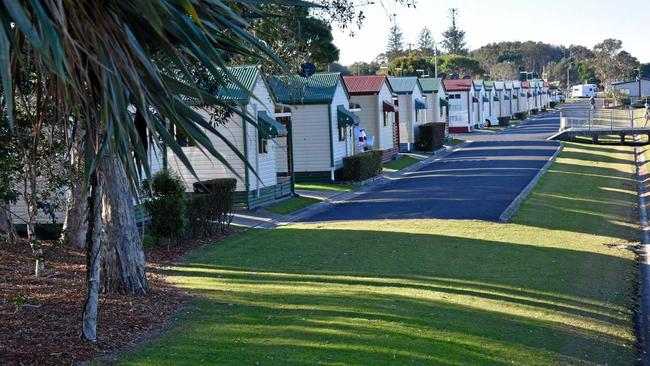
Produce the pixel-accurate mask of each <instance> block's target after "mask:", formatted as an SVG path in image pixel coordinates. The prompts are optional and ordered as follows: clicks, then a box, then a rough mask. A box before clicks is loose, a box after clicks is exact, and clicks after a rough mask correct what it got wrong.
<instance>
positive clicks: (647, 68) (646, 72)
mask: <svg viewBox="0 0 650 366" xmlns="http://www.w3.org/2000/svg"><path fill="white" fill-rule="evenodd" d="M639 69H640V74H641V77H643V78H650V62H649V63H645V64H640V65H639Z"/></svg>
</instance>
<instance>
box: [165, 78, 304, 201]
mask: <svg viewBox="0 0 650 366" xmlns="http://www.w3.org/2000/svg"><path fill="white" fill-rule="evenodd" d="M228 72H229V73H230V74H231V75H232V77H234V80H236V82H235V81H231V82H229V83H228V85H227V87H225V88H223V87H219V88H218V90H217V91H216V92H215V93H216V96H217V97H218V98H221V99H223V100H226V101H229V102H231V103H232V104H233V105H234V106H235V107H236V108H238V109H239V110H240V112H241V114H240V113H233V114H232V115H230V116H226V117H223V116H221V115H220V113H215V111H211V110H210V108H209V107H203V108H197V109H196V112H197V113H199V114H200V115H202V116H203V117H204V118H205V120H206V121H207V122H208V123H210V124H212V126H213V127H214V128H215V129H216V130H217V131H218V132H219V133H220V134H221V135H222V136H223V138H220V137H219V136H216V135H215V134H213V133H211V132H209V131H206V134H207V135H208V136H209V138H210V140H211V142H212V145H213V146H214V148H215V149H216V150H217V151H218V152H219V153H220V154H221V155H222V156H223V160H224V161H227V162H228V163H229V164H230V166H231V168H232V169H231V168H228V167H227V166H226V165H225V164H224V163H222V161H220V160H218V159H217V158H215V157H213V156H211V155H210V154H209V153H207V152H205V151H204V149H202V148H199V147H198V146H195V145H194V144H193V143H192V142H191V141H188V139H186V138H185V137H184V135H183V133H182V131H173V132H174V136H175V137H176V139H177V141H178V142H179V144H180V145H181V149H182V150H183V152H184V153H185V155H186V156H187V158H188V160H189V161H190V162H191V164H192V167H193V168H194V171H195V173H196V176H195V175H194V174H192V173H191V172H190V170H189V169H188V168H187V167H186V166H185V165H184V164H183V163H182V162H181V161H180V160H179V159H178V158H177V157H176V155H175V154H173V152H172V151H170V150H169V149H167V152H166V157H167V164H168V169H169V170H170V171H174V172H176V173H178V174H179V176H180V177H181V179H182V180H183V182H184V184H185V188H186V189H187V190H188V191H192V190H193V184H194V183H195V182H197V181H204V180H210V179H218V178H234V179H236V181H237V184H236V187H235V195H234V197H235V198H234V200H235V204H236V205H239V206H243V207H246V208H256V207H260V206H264V205H267V204H269V203H272V202H274V201H275V200H277V199H281V198H284V197H287V196H290V195H291V194H292V193H293V183H292V181H291V179H288V178H280V177H278V169H277V165H276V164H277V162H276V151H277V149H278V144H277V142H276V139H281V138H283V137H285V136H287V130H286V128H285V127H284V126H283V125H282V124H281V123H279V122H278V121H276V120H275V103H274V101H273V98H272V96H271V92H270V90H269V88H268V85H267V83H266V81H265V79H264V77H263V75H262V73H261V72H260V70H259V68H258V67H257V66H232V67H229V68H228ZM251 95H252V96H253V97H251ZM242 115H245V116H247V118H244V117H242ZM225 140H227V141H225ZM231 146H232V147H231ZM238 154H241V155H243V157H244V158H245V160H246V162H248V165H247V164H246V162H245V161H244V160H242V159H241V158H240V156H239V155H238Z"/></svg>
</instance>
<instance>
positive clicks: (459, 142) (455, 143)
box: [445, 138, 465, 146]
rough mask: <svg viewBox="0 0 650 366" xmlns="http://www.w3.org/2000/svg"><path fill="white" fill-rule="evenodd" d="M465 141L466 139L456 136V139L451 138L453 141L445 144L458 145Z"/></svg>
mask: <svg viewBox="0 0 650 366" xmlns="http://www.w3.org/2000/svg"><path fill="white" fill-rule="evenodd" d="M463 142H465V140H461V139H456V138H454V139H451V141H449V142H447V143H446V144H445V145H447V146H456V145H460V144H462V143H463Z"/></svg>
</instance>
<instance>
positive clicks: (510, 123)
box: [508, 119, 522, 126]
mask: <svg viewBox="0 0 650 366" xmlns="http://www.w3.org/2000/svg"><path fill="white" fill-rule="evenodd" d="M521 122H522V120H519V119H511V120H510V121H509V122H508V126H516V125H518V124H520V123H521Z"/></svg>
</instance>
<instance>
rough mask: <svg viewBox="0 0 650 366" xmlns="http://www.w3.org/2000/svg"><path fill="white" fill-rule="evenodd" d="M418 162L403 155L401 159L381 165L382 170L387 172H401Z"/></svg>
mask: <svg viewBox="0 0 650 366" xmlns="http://www.w3.org/2000/svg"><path fill="white" fill-rule="evenodd" d="M419 161H420V160H418V159H416V158H414V157H411V156H408V155H403V156H402V158H401V159H397V160H393V161H391V162H390V163H386V164H384V165H383V167H384V169H386V170H389V171H396V170H402V169H404V168H406V167H408V166H411V165H413V164H415V163H417V162H419Z"/></svg>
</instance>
